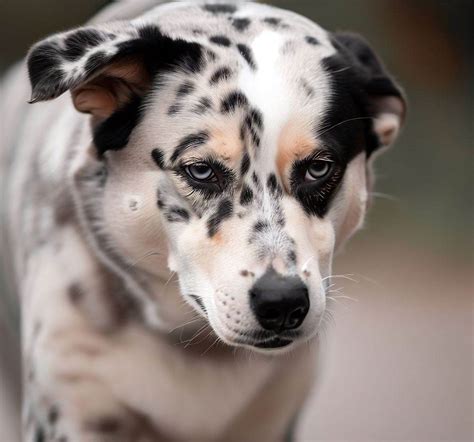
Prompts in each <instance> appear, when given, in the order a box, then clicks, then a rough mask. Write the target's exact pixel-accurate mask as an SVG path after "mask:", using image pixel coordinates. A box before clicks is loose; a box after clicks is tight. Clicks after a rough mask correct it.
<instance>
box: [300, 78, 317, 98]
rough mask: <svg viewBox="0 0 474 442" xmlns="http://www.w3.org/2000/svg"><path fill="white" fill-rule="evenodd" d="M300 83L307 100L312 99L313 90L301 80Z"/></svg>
mask: <svg viewBox="0 0 474 442" xmlns="http://www.w3.org/2000/svg"><path fill="white" fill-rule="evenodd" d="M300 83H301V87H302V88H303V90H304V92H305V94H306V96H307V97H308V98H312V97H313V96H314V88H313V87H312V86H310V84H309V83H308V82H307V81H306V80H305V79H303V78H302V79H301V80H300Z"/></svg>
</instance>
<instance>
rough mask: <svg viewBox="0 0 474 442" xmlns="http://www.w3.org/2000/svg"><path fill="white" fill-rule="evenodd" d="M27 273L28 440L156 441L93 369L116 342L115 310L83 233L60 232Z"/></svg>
mask: <svg viewBox="0 0 474 442" xmlns="http://www.w3.org/2000/svg"><path fill="white" fill-rule="evenodd" d="M26 268H27V272H26V275H25V277H24V278H22V287H21V295H22V347H23V348H22V351H23V362H24V405H23V417H24V440H27V441H34V442H42V441H57V442H66V441H69V442H81V441H87V442H96V441H97V442H99V441H100V442H102V441H109V440H110V441H113V442H120V441H144V440H156V438H155V437H154V436H151V431H150V430H148V429H147V425H146V423H145V422H144V420H143V419H141V418H140V417H139V416H137V415H135V414H134V413H132V412H131V411H130V410H129V409H128V408H127V407H126V406H124V405H123V404H121V403H120V402H119V401H118V400H117V399H116V398H115V397H114V395H113V394H112V393H111V391H110V388H108V382H107V379H105V378H104V375H103V374H102V376H100V375H99V374H98V373H97V372H96V366H97V365H98V361H99V359H100V358H102V357H105V355H106V354H107V348H109V346H110V342H111V340H113V336H114V318H113V309H110V306H109V305H108V304H107V302H106V300H105V299H104V292H103V291H102V292H101V290H103V289H104V287H103V285H104V282H103V273H104V272H103V268H101V267H100V264H98V263H97V262H96V261H95V260H94V259H93V258H92V256H91V255H90V252H89V250H88V248H87V246H86V245H85V244H84V243H83V242H82V237H81V236H80V234H79V233H78V232H77V231H76V230H75V229H74V228H73V227H70V228H67V229H63V230H62V231H60V232H58V233H57V236H55V237H54V238H52V239H51V241H49V242H48V244H46V245H42V246H41V248H40V249H38V250H36V251H35V252H34V253H33V254H31V255H30V257H29V258H28V261H27V266H26ZM101 278H102V279H101ZM108 301H110V299H109V300H108ZM116 326H117V325H115V327H116Z"/></svg>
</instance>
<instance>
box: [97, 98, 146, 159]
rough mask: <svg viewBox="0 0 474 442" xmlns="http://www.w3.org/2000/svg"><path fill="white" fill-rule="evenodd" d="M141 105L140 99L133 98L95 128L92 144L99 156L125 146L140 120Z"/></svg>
mask: <svg viewBox="0 0 474 442" xmlns="http://www.w3.org/2000/svg"><path fill="white" fill-rule="evenodd" d="M141 104H142V98H141V97H139V96H134V97H133V98H132V100H131V101H130V102H129V103H128V104H126V105H125V106H123V107H122V108H120V109H119V110H117V111H115V112H114V113H113V114H112V115H111V116H110V117H109V118H107V119H106V120H105V121H103V122H102V123H100V124H99V125H98V126H97V127H96V128H95V130H94V144H95V146H96V147H97V151H98V153H99V156H102V155H103V154H104V153H105V152H106V151H108V150H120V149H122V148H124V147H125V146H126V145H127V143H128V141H129V138H130V135H131V133H132V131H133V129H135V126H136V125H137V124H138V123H139V121H140V119H141V108H140V106H141Z"/></svg>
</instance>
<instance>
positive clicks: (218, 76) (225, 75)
mask: <svg viewBox="0 0 474 442" xmlns="http://www.w3.org/2000/svg"><path fill="white" fill-rule="evenodd" d="M230 77H232V71H231V69H230V68H228V67H226V66H224V67H221V68H219V69H217V70H216V71H215V72H214V73H213V74H212V76H211V78H210V79H209V84H211V85H214V84H217V83H219V82H220V81H224V80H228V79H229V78H230Z"/></svg>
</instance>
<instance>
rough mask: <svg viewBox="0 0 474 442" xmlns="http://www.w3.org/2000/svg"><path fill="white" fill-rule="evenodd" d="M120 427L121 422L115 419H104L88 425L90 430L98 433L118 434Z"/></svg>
mask: <svg viewBox="0 0 474 442" xmlns="http://www.w3.org/2000/svg"><path fill="white" fill-rule="evenodd" d="M120 427H121V425H120V421H119V420H118V419H117V418H115V417H103V418H101V419H98V420H97V421H95V422H90V423H88V424H87V429H88V430H90V431H94V432H97V433H116V432H118V431H119V430H120Z"/></svg>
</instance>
